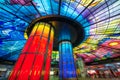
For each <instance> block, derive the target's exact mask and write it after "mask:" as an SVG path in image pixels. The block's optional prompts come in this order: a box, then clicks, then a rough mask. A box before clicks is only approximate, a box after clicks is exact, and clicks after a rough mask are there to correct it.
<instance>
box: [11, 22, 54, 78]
mask: <svg viewBox="0 0 120 80" xmlns="http://www.w3.org/2000/svg"><path fill="white" fill-rule="evenodd" d="M53 36H54V30H53V27H51V26H50V25H49V24H47V23H41V22H40V23H36V24H35V26H34V28H33V30H32V32H31V34H30V36H29V39H28V40H27V42H26V44H25V46H24V48H23V50H22V53H21V54H20V56H19V58H18V60H17V62H16V64H15V66H14V68H13V70H12V72H11V74H10V76H9V80H49V73H50V63H51V53H52V47H53Z"/></svg>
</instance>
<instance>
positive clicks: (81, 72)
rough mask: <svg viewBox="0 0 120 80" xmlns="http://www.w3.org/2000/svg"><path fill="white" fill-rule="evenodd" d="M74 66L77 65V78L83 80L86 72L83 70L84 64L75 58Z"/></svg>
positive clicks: (80, 59)
mask: <svg viewBox="0 0 120 80" xmlns="http://www.w3.org/2000/svg"><path fill="white" fill-rule="evenodd" d="M76 64H77V70H78V77H82V78H85V77H86V72H87V71H86V69H85V64H84V62H83V60H82V58H77V60H76Z"/></svg>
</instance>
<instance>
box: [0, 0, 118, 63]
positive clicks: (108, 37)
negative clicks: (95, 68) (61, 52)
mask: <svg viewBox="0 0 120 80" xmlns="http://www.w3.org/2000/svg"><path fill="white" fill-rule="evenodd" d="M48 15H61V16H66V17H68V18H72V19H73V20H75V21H77V22H78V23H80V24H81V25H82V27H83V29H84V30H85V39H84V41H83V42H82V43H81V44H80V45H79V46H77V47H75V48H74V49H73V50H74V54H75V55H77V56H78V57H82V58H83V59H84V61H85V62H95V61H99V60H105V59H108V58H111V59H112V58H115V57H120V0H0V59H3V60H11V61H14V60H17V58H18V56H19V54H20V52H21V50H22V48H23V46H24V44H25V43H26V40H27V39H26V38H25V35H24V34H25V33H24V32H25V30H26V28H27V27H28V25H29V24H30V23H31V21H32V20H34V19H35V18H38V17H42V16H48ZM53 53H54V52H53Z"/></svg>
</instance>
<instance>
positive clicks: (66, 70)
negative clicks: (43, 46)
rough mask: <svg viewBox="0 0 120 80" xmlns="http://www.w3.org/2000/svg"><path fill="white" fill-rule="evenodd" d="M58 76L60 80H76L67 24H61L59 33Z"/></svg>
mask: <svg viewBox="0 0 120 80" xmlns="http://www.w3.org/2000/svg"><path fill="white" fill-rule="evenodd" d="M59 41H60V43H59V55H60V59H59V68H60V71H59V76H60V80H76V77H77V75H76V69H75V64H74V57H73V50H72V43H71V41H70V31H69V28H68V25H64V26H62V29H61V32H60V35H59Z"/></svg>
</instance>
